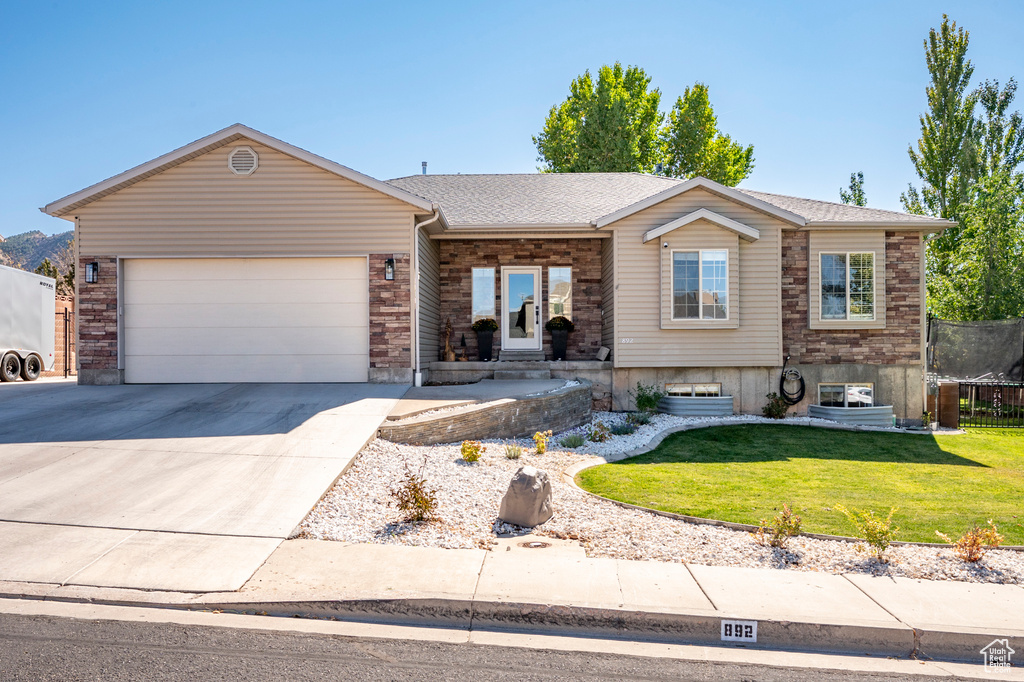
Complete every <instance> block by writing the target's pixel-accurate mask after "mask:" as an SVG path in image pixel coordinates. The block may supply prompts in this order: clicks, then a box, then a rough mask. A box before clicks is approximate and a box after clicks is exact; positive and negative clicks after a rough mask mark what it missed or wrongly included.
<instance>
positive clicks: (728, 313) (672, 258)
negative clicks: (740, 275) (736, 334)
mask: <svg viewBox="0 0 1024 682" xmlns="http://www.w3.org/2000/svg"><path fill="white" fill-rule="evenodd" d="M694 251H695V250H694V249H672V251H671V253H670V254H669V261H668V268H669V290H668V295H669V314H670V315H671V317H669V319H670V320H672V321H673V322H728V321H729V320H730V319H732V301H730V300H729V299H730V298H732V297H731V296H730V295H729V294H730V291H729V274H730V273H729V257H730V254H729V249H721V248H719V249H696V253H697V294H698V295H697V310H698V312H700V317H676V254H677V253H694ZM705 251H725V295H726V304H725V317H704V304H703V303H701V302H700V293H701V292H703V291H704V268H703V265H702V264H703V263H704V252H705Z"/></svg>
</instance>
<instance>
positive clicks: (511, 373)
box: [426, 360, 612, 410]
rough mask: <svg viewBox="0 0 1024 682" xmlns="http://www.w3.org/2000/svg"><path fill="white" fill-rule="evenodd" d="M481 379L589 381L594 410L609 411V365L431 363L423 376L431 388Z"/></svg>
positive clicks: (575, 362) (569, 362)
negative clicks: (437, 385)
mask: <svg viewBox="0 0 1024 682" xmlns="http://www.w3.org/2000/svg"><path fill="white" fill-rule="evenodd" d="M484 379H495V380H498V381H545V380H548V379H582V380H585V381H589V382H590V384H591V386H592V387H593V389H592V390H593V403H592V407H593V409H595V410H610V409H611V390H612V363H611V362H601V361H599V360H558V361H553V360H535V361H521V360H516V361H502V360H498V361H492V362H479V361H465V362H458V361H456V362H431V363H430V365H429V367H428V373H427V376H426V381H427V382H428V383H431V384H451V383H459V384H471V383H476V382H478V381H482V380H484Z"/></svg>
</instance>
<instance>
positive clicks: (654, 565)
mask: <svg viewBox="0 0 1024 682" xmlns="http://www.w3.org/2000/svg"><path fill="white" fill-rule="evenodd" d="M531 542H543V543H548V544H549V546H547V547H544V548H529V547H528V546H524V545H530V544H531ZM0 594H2V595H4V596H8V597H26V596H28V597H35V598H42V599H52V600H61V599H63V600H87V601H93V602H99V603H112V604H163V605H169V606H175V607H180V608H187V609H223V610H228V611H241V612H256V613H269V614H272V615H282V616H293V615H301V616H309V617H318V618H325V617H327V618H338V619H342V620H358V621H369V622H391V623H408V624H419V625H424V624H429V625H432V626H436V627H459V628H468V629H470V630H510V629H511V630H517V631H522V630H527V631H535V632H563V633H564V632H566V631H569V632H572V633H575V634H583V635H587V636H595V637H617V638H626V639H641V640H649V641H662V642H673V643H684V644H697V645H705V646H709V645H715V646H723V645H724V646H734V644H733V643H731V642H730V643H723V641H722V630H723V628H722V626H723V620H743V621H756V623H757V636H756V642H749V643H744V644H743V646H747V647H753V648H761V649H777V650H789V651H814V652H833V653H845V654H870V655H876V656H895V657H915V658H922V659H924V658H934V659H942V660H953V661H969V662H977V663H979V665H980V662H981V654H980V651H981V649H982V648H983V647H985V646H986V645H988V644H989V643H991V642H992V641H993V640H996V639H1008V640H1009V645H1010V646H1011V648H1016V649H1018V650H1021V646H1020V645H1024V588H1022V587H1021V586H1017V585H990V584H972V583H955V582H933V581H922V580H909V579H905V578H873V577H868V576H863V575H830V574H825V573H814V572H799V571H781V570H771V569H749V568H728V567H711V566H698V565H692V566H691V565H683V564H668V563H662V562H637V561H624V560H615V559H591V558H587V557H586V555H585V553H584V550H583V548H582V547H580V546H579V545H578V544H576V543H572V542H566V541H553V540H551V539H550V538H541V537H531V536H525V537H520V538H508V539H502V540H500V541H499V544H498V545H496V546H495V547H494V549H493V550H490V551H488V550H468V549H462V550H445V549H437V548H427V547H404V546H394V545H366V544H345V543H335V542H321V541H311V540H290V541H286V542H284V543H283V544H282V545H281V547H280V548H279V549H278V550H277V551H276V552H274V553H273V555H271V557H270V558H269V559H268V560H267V561H266V563H265V564H264V565H263V566H262V567H261V568H260V569H259V570H258V571H257V572H256V574H255V575H254V576H253V578H252V579H251V580H249V581H248V582H247V583H246V585H245V586H244V587H243V588H242V589H241V590H239V591H237V592H217V593H207V594H201V595H195V594H179V593H160V592H138V591H133V590H110V589H106V590H104V589H99V588H87V587H82V586H70V585H69V586H64V587H61V586H57V585H45V584H41V583H31V584H30V583H11V582H8V583H0ZM1022 656H1024V655H1022ZM1003 679H1014V678H1012V677H1011V678H1006V677H1004V678H1003ZM1020 679H1024V676H1022V677H1021V678H1020Z"/></svg>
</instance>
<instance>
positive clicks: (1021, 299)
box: [928, 169, 1024, 320]
mask: <svg viewBox="0 0 1024 682" xmlns="http://www.w3.org/2000/svg"><path fill="white" fill-rule="evenodd" d="M972 199H973V200H972V201H971V202H970V203H969V204H967V205H966V206H964V208H963V210H962V214H961V225H962V227H961V233H960V239H959V244H958V248H957V249H956V251H954V252H952V253H951V254H949V265H950V267H949V268H948V269H947V270H946V271H945V272H936V273H933V274H932V275H931V278H930V279H929V282H928V289H929V303H930V305H931V308H932V310H933V312H934V313H935V314H937V315H938V316H939V317H943V318H946V319H951V320H1001V319H1006V318H1011V317H1021V316H1024V191H1022V189H1021V184H1020V181H1019V179H1018V178H1014V177H1013V176H1011V174H1010V173H1009V172H1008V171H1007V170H1006V169H999V170H997V171H995V172H994V173H992V174H990V175H986V176H984V177H983V178H981V179H980V180H979V181H978V183H977V185H976V186H975V188H974V192H973V197H972Z"/></svg>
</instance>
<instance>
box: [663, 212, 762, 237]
mask: <svg viewBox="0 0 1024 682" xmlns="http://www.w3.org/2000/svg"><path fill="white" fill-rule="evenodd" d="M697 220H707V221H708V222H710V223H714V224H715V225H718V226H719V227H722V228H725V229H726V230H729V231H731V232H735V233H736V234H738V235H739V236H740V239H744V240H746V241H748V242H753V241H757V240H758V239H760V238H761V232H760V230H758V229H757V228H754V227H750V226H749V225H744V224H743V223H740V222H737V221H735V220H733V219H732V218H726V217H725V216H724V215H721V214H720V213H715V212H714V211H711V210H708V209H706V208H698V209H697V210H696V211H694V212H693V213H687V214H686V215H684V216H683V217H682V218H676V219H675V220H673V221H672V222H670V223H665V224H664V225H662V226H661V227H656V228H654V229H653V230H648V231H647V232H645V233H644V243H645V244H646V243H647V242H649V241H652V240H654V239H657V238H658V237H660V236H661V235H663V234H668V233H669V232H671V231H672V230H677V229H679V228H680V227H683V226H684V225H689V224H690V223H692V222H694V221H697Z"/></svg>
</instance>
